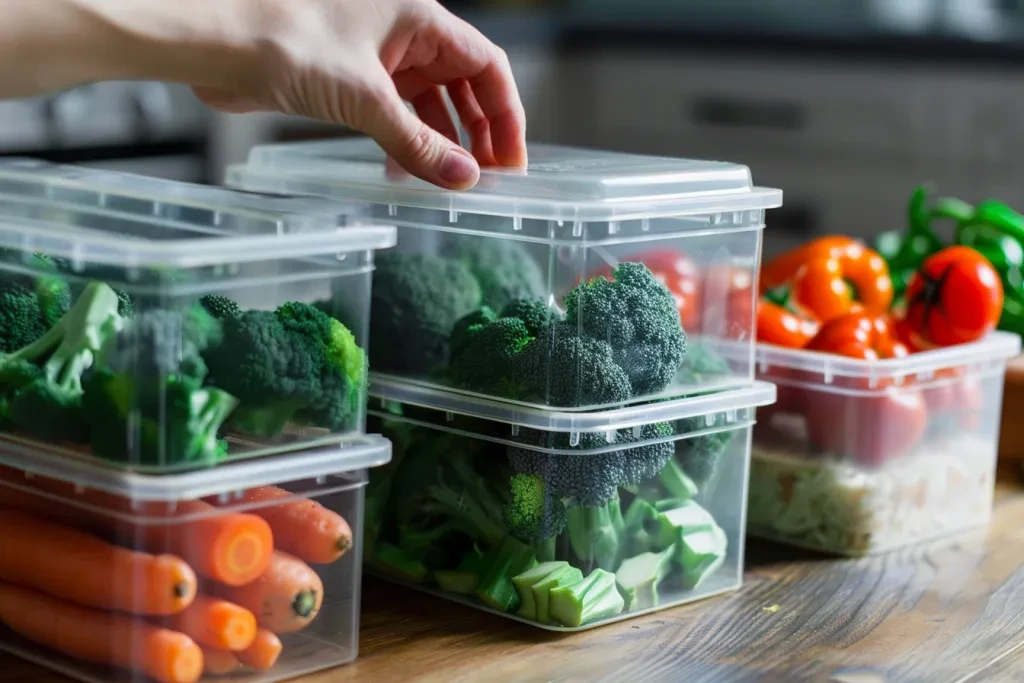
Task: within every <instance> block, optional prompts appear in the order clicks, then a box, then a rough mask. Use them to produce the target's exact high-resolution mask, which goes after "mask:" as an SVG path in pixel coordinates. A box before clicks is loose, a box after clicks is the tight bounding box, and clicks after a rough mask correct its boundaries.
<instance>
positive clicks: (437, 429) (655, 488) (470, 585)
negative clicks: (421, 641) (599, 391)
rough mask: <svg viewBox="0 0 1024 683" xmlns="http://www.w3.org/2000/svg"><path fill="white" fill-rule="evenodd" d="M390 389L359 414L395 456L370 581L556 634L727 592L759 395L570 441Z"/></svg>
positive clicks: (728, 398) (736, 577)
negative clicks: (375, 578) (429, 404)
mask: <svg viewBox="0 0 1024 683" xmlns="http://www.w3.org/2000/svg"><path fill="white" fill-rule="evenodd" d="M373 391H374V393H377V388H376V387H375V388H374V389H373ZM389 394H390V396H389V397H388V398H387V400H386V403H385V404H384V407H382V408H377V407H376V406H377V405H378V403H377V401H376V400H372V401H371V408H370V412H371V424H372V425H373V428H374V429H378V428H379V429H380V430H381V431H382V432H383V433H384V434H385V435H387V436H388V437H389V438H390V439H391V440H392V442H393V443H394V450H395V455H394V459H393V461H392V464H390V465H388V466H387V467H383V468H379V469H377V470H375V471H374V472H373V473H372V476H371V479H370V486H369V488H368V489H367V516H366V538H367V552H366V555H365V557H366V558H367V567H368V571H372V572H374V573H376V574H380V575H382V576H384V577H386V578H390V579H392V580H395V581H398V582H400V583H403V584H406V585H410V586H413V587H415V588H419V589H422V590H426V591H429V592H432V593H436V594H438V595H440V596H442V597H445V598H449V599H453V600H457V601H460V602H464V603H466V604H470V605H472V606H475V607H478V608H481V609H485V610H488V611H491V612H494V613H496V614H500V615H502V616H507V617H511V618H514V619H519V620H520V621H525V622H527V623H530V624H532V625H534V626H539V627H541V628H545V629H550V630H558V631H574V630H580V629H586V628H590V627H593V626H598V625H601V624H605V623H609V622H612V621H617V620H620V619H625V618H629V617H632V616H636V615H639V614H643V613H647V612H651V611H654V610H659V609H664V608H666V607H670V606H673V605H678V604H682V603H686V602H690V601H692V600H698V599H701V598H705V597H708V596H711V595H715V594H718V593H722V592H725V591H730V590H734V589H736V588H738V587H739V586H740V583H741V581H742V568H743V529H744V525H745V517H746V510H745V506H746V487H747V474H748V462H749V455H750V435H751V428H752V425H753V418H754V411H755V409H756V407H757V406H761V405H766V404H768V403H771V402H772V401H773V400H774V398H775V387H774V386H773V385H771V384H768V383H757V384H755V385H753V386H752V387H748V388H746V389H739V390H733V391H728V392H722V393H719V394H715V395H713V396H707V397H701V398H694V399H689V400H684V401H675V402H670V403H665V404H655V405H652V406H648V408H650V409H651V410H650V411H649V414H648V415H647V416H646V419H645V418H644V416H643V415H642V414H641V411H639V410H637V409H635V408H624V409H621V410H618V411H608V412H606V413H595V414H594V416H593V417H594V420H595V422H594V423H593V424H590V425H586V428H585V430H583V431H580V432H573V431H559V430H538V429H534V428H532V427H527V426H526V425H525V423H528V422H529V417H528V416H525V418H526V419H524V416H523V415H522V414H517V415H505V416H500V415H490V416H489V417H488V418H486V419H483V418H480V417H478V416H476V415H474V414H469V415H457V414H454V413H448V412H445V411H444V410H442V411H438V410H436V409H435V410H431V409H427V408H423V407H420V406H417V405H416V403H415V400H416V399H415V398H414V397H412V396H410V395H406V396H400V394H401V392H400V391H395V392H389ZM405 399H412V402H410V401H408V400H405ZM665 406H668V407H669V409H665ZM485 411H486V409H485ZM467 412H468V413H472V411H471V410H467ZM541 413H542V411H540V410H536V412H535V415H536V414H541ZM598 415H603V418H602V422H601V423H600V424H598V423H597V420H598V417H597V416H598ZM652 420H653V421H652ZM474 430H478V431H474Z"/></svg>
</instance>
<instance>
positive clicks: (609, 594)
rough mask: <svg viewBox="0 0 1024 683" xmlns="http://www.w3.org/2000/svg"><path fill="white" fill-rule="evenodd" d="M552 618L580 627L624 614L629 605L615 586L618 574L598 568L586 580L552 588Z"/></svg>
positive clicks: (563, 623)
mask: <svg viewBox="0 0 1024 683" xmlns="http://www.w3.org/2000/svg"><path fill="white" fill-rule="evenodd" d="M549 600H550V603H551V605H550V610H551V617H552V618H553V619H554V620H555V621H557V622H558V623H560V624H561V625H562V626H570V627H578V626H583V625H584V624H589V623H590V622H593V621H600V620H602V619H610V618H612V617H614V616H618V615H619V614H621V613H622V610H623V609H624V608H625V606H626V603H625V601H624V600H623V599H622V596H621V595H620V594H619V590H618V588H617V587H616V585H615V575H614V574H612V573H610V572H607V571H604V570H602V569H595V570H594V571H593V572H591V573H590V575H589V576H587V577H586V578H583V579H580V580H579V581H577V582H575V583H571V584H569V585H567V586H559V587H557V588H553V589H551V593H550V598H549Z"/></svg>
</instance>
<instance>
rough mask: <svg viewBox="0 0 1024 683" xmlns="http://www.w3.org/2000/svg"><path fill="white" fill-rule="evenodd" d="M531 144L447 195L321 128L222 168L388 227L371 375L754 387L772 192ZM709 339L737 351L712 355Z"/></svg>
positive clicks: (582, 394)
mask: <svg viewBox="0 0 1024 683" xmlns="http://www.w3.org/2000/svg"><path fill="white" fill-rule="evenodd" d="M529 157H530V165H529V167H528V168H527V169H526V170H525V171H523V170H521V169H505V170H501V169H485V170H484V171H483V172H482V175H481V179H480V182H479V183H478V184H477V186H476V187H475V188H473V189H471V190H469V191H467V192H460V193H452V192H446V191H441V190H439V189H438V188H436V187H432V186H429V185H427V184H424V183H421V182H420V181H418V180H415V179H411V178H407V177H405V178H395V177H394V176H393V174H388V173H387V172H386V170H385V157H384V154H383V152H382V151H381V150H380V149H379V148H377V147H376V146H375V145H374V144H373V143H372V142H370V141H368V140H354V139H348V140H338V141H330V142H323V141H317V142H316V143H315V144H289V145H279V146H269V147H258V148H256V149H254V150H253V151H252V153H251V154H250V156H249V160H248V162H247V163H246V164H244V165H241V166H238V167H235V168H232V169H230V170H229V172H228V182H229V184H233V185H234V186H237V187H241V188H243V189H249V190H256V191H261V192H286V193H293V194H306V195H316V196H319V197H327V198H330V199H334V200H338V201H339V206H344V207H345V209H346V211H350V212H351V213H352V214H353V215H354V214H357V213H358V214H360V215H369V216H372V217H374V218H376V219H378V220H380V221H382V222H386V223H388V224H394V225H396V226H397V228H398V246H397V249H395V250H394V251H391V252H388V253H386V254H383V255H382V256H381V257H380V258H379V259H378V264H377V269H376V271H375V272H374V275H373V288H372V293H371V295H370V296H371V322H370V325H371V334H370V348H369V355H370V358H371V360H372V367H373V377H374V381H377V380H378V379H389V380H390V379H404V380H407V381H413V382H416V383H418V384H420V385H424V386H432V387H435V388H437V387H444V388H448V389H455V390H458V391H460V392H463V393H464V394H468V395H472V396H476V397H480V398H491V399H499V400H503V401H506V402H514V403H516V404H518V405H523V406H534V407H543V408H545V409H548V410H552V411H558V410H564V409H573V410H579V411H597V410H604V409H608V408H614V407H618V406H624V405H633V404H642V403H645V402H648V401H651V400H654V399H658V398H671V397H678V396H684V395H696V394H702V393H708V392H711V391H719V390H728V389H731V388H736V387H741V386H746V385H749V383H750V382H751V381H752V380H753V364H752V363H751V349H752V345H753V337H754V316H753V310H754V308H753V307H754V301H755V298H756V294H757V292H756V291H755V289H756V288H754V287H752V286H751V283H753V282H754V279H755V276H756V273H757V268H758V260H759V254H760V243H761V233H762V228H763V226H764V217H765V210H766V209H769V208H772V207H776V206H778V205H779V204H780V202H781V193H780V192H778V191H777V190H771V189H765V188H758V187H755V186H753V184H752V182H751V177H750V172H749V171H748V169H747V168H746V167H744V166H739V165H734V164H727V163H718V162H708V161H694V160H681V159H667V158H658V157H646V156H637V155H629V154H616V153H602V152H594V151H588V150H579V149H571V148H561V147H552V146H545V145H536V146H533V147H532V148H531V149H530V150H529ZM341 286H344V285H343V284H342V285H341ZM342 317H344V316H343V315H342ZM708 350H710V351H713V352H719V353H720V352H722V351H729V353H727V354H725V353H722V354H721V356H722V357H726V358H728V359H729V361H728V362H726V363H723V364H719V365H716V366H712V365H708V364H707V363H705V362H704V359H705V357H706V354H705V352H706V351H708Z"/></svg>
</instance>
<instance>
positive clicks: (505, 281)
mask: <svg viewBox="0 0 1024 683" xmlns="http://www.w3.org/2000/svg"><path fill="white" fill-rule="evenodd" d="M453 244H454V245H459V247H458V248H457V249H456V248H455V247H454V246H452V247H451V248H449V249H448V250H446V251H445V252H444V253H443V254H442V255H441V256H433V255H428V254H420V253H415V254H412V253H403V252H385V253H383V254H380V255H379V257H378V259H377V267H376V270H375V272H374V280H373V292H372V304H371V335H370V339H371V344H370V355H371V357H372V358H373V363H374V368H375V369H376V370H378V371H382V372H394V373H399V374H412V375H416V376H420V377H431V378H433V379H436V380H438V381H441V382H443V383H446V384H448V385H451V386H455V387H457V388H460V389H465V390H468V391H472V392H476V393H481V394H487V395H491V396H501V397H503V398H509V399H514V400H520V401H526V402H537V403H545V404H548V405H552V406H560V407H598V406H610V405H616V404H622V403H624V402H626V401H630V400H631V399H635V398H640V397H644V396H648V395H651V394H656V393H658V392H660V391H662V390H663V389H665V388H666V387H668V386H669V385H670V384H671V383H672V382H673V380H675V378H676V376H677V374H678V372H679V369H680V366H681V365H682V363H683V360H684V358H685V356H686V350H687V347H686V334H685V333H684V331H683V327H682V325H681V323H680V314H679V308H678V306H677V303H676V299H675V297H674V296H673V294H672V293H671V292H670V291H669V289H668V288H667V287H666V286H665V284H664V283H663V282H662V281H661V280H659V279H658V278H657V277H655V275H654V274H653V273H652V271H651V270H650V268H648V267H647V266H645V265H644V264H642V263H634V262H628V263H622V264H619V265H618V266H617V267H615V268H614V269H609V270H608V272H607V273H601V274H598V275H595V277H594V278H592V279H590V280H587V281H585V282H582V283H580V284H579V285H578V286H576V287H575V288H573V289H572V290H571V291H570V292H568V294H567V295H566V296H565V297H564V299H563V301H562V308H564V310H562V309H560V308H559V307H558V306H555V305H553V304H552V305H549V302H548V301H547V300H546V299H545V298H544V297H545V296H546V293H547V288H546V287H545V286H544V284H543V283H544V281H543V279H542V277H541V273H540V271H539V268H538V266H537V265H536V263H535V262H534V261H533V260H532V258H531V257H530V256H529V255H528V254H526V253H525V252H524V251H522V249H523V248H522V247H521V246H520V245H519V244H518V243H516V242H512V241H505V240H493V239H491V240H483V241H480V242H472V241H470V242H462V241H457V242H453ZM485 245H486V246H485Z"/></svg>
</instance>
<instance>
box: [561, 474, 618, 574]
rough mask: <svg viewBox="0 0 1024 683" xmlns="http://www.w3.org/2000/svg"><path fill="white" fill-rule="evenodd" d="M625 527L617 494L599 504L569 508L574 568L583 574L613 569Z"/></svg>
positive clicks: (570, 540) (571, 506)
mask: <svg viewBox="0 0 1024 683" xmlns="http://www.w3.org/2000/svg"><path fill="white" fill-rule="evenodd" d="M625 526H626V525H625V521H624V520H623V518H622V507H621V503H620V502H619V495H618V492H617V491H616V493H615V495H614V496H612V498H611V499H610V500H608V501H607V502H605V503H603V504H601V505H570V506H569V512H568V524H567V528H568V530H569V545H570V546H571V547H572V552H573V555H574V556H575V557H576V560H577V566H579V567H580V568H581V569H583V570H584V571H589V570H590V569H594V568H599V569H610V570H614V569H615V568H616V567H617V566H618V564H619V558H620V557H621V555H622V547H621V546H622V534H623V531H624V530H625Z"/></svg>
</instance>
